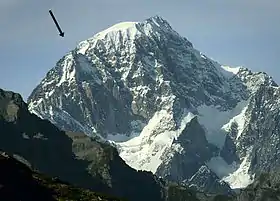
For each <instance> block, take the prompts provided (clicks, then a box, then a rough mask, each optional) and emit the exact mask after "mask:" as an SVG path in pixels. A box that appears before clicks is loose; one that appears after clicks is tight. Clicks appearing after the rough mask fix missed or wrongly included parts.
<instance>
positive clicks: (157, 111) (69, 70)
mask: <svg viewBox="0 0 280 201" xmlns="http://www.w3.org/2000/svg"><path fill="white" fill-rule="evenodd" d="M263 86H266V87H268V88H274V87H275V88H277V84H276V83H275V82H274V81H273V79H272V78H271V77H270V76H268V75H267V74H265V73H254V72H252V71H250V70H249V69H246V68H243V67H237V68H232V67H229V66H222V65H220V64H219V63H218V62H216V61H213V60H212V59H210V58H208V57H207V56H205V55H203V54H202V53H201V52H200V51H198V50H196V49H195V48H193V46H192V44H191V43H190V42H189V41H188V40H187V39H186V38H184V37H182V36H180V35H179V34H178V33H177V32H176V31H174V30H173V29H172V28H171V26H170V25H169V24H168V22H166V21H165V20H164V19H162V18H161V17H159V16H155V17H152V18H149V19H147V20H145V21H144V22H123V23H119V24H116V25H114V26H112V27H110V28H108V29H106V30H104V31H102V32H99V33H97V34H96V35H95V36H93V37H92V38H90V39H88V40H85V41H82V42H81V43H80V44H79V45H78V46H77V47H76V48H75V49H74V50H72V51H70V52H69V53H68V54H67V55H66V56H64V57H63V58H62V59H61V60H60V61H59V62H58V63H57V65H56V66H55V67H54V68H53V69H51V70H50V71H49V72H48V74H47V76H46V77H45V78H44V79H43V80H42V82H41V83H40V84H39V85H38V86H37V87H36V89H34V91H33V92H32V94H31V96H30V97H29V100H28V103H29V109H30V111H32V112H33V113H35V114H37V115H38V116H40V117H41V118H45V119H49V120H50V121H51V122H53V123H54V124H56V125H57V126H58V127H59V128H61V129H63V130H71V131H78V132H85V133H87V134H88V135H92V136H99V137H100V138H101V139H105V140H107V141H109V142H110V143H112V144H114V145H115V146H116V147H117V148H118V150H119V154H120V156H121V157H122V158H123V159H124V161H125V162H126V163H127V164H129V165H130V166H131V167H134V168H135V169H141V170H147V171H152V172H153V173H156V174H157V175H160V176H163V177H165V178H169V179H171V180H176V181H177V182H180V181H185V180H188V179H190V177H192V176H193V175H194V174H195V173H196V172H199V168H200V167H202V166H203V165H205V164H213V163H211V161H212V162H213V161H215V160H214V159H216V158H217V157H220V158H219V161H221V163H219V164H221V166H222V167H219V168H220V169H222V170H223V171H222V173H221V172H220V171H219V168H217V167H216V166H215V165H214V166H213V168H212V167H211V166H209V165H207V166H208V167H209V168H210V169H211V171H212V172H211V174H206V173H207V172H202V174H200V175H202V176H204V175H212V176H213V174H216V176H217V177H219V179H225V178H230V179H228V180H227V182H228V183H229V184H230V185H231V186H241V185H240V182H239V181H240V179H241V178H240V176H238V175H242V177H244V178H245V176H246V178H248V179H247V182H246V185H248V183H250V182H251V176H252V175H250V174H251V173H250V163H251V160H253V159H252V158H253V156H252V155H251V154H252V153H254V149H253V151H252V153H245V152H244V150H246V149H249V148H250V147H249V145H250V146H251V144H254V142H251V141H250V143H249V144H248V141H249V140H251V138H250V139H247V138H246V137H244V136H247V135H249V134H248V133H251V134H250V135H249V136H254V133H255V132H258V131H256V130H254V129H256V128H257V127H250V125H252V122H253V121H255V119H257V118H258V117H260V114H259V113H257V112H252V111H253V108H258V110H260V109H259V108H262V105H256V103H255V102H254V101H252V100H254V99H256V96H260V94H261V93H259V92H260V90H262V88H263ZM271 104H272V105H274V107H276V108H277V107H278V105H277V104H276V102H275V100H274V99H273V100H272V99H271ZM266 111H268V109H265V111H263V114H264V113H265V112H266ZM254 115H255V116H254ZM256 115H257V116H256ZM258 115H259V116H258ZM253 117H254V118H253ZM265 117H268V116H267V115H266V116H265ZM265 117H263V118H265ZM258 123H259V122H258ZM260 124H261V123H260ZM268 127H269V128H270V126H268ZM215 157H216V158H215ZM245 159H246V160H245ZM244 164H245V165H244ZM248 164H249V165H248ZM244 167H246V168H244ZM185 170H188V171H185ZM224 170H227V171H224ZM240 172H242V174H239V173H240ZM220 173H221V174H220ZM243 173H244V174H243ZM252 174H253V173H252ZM230 175H232V176H231V177H230ZM244 175H245V176H244ZM197 178H198V179H197V182H198V183H199V181H198V180H200V178H203V177H197ZM213 179H214V180H216V179H215V177H212V179H210V180H213ZM218 183H219V182H216V184H217V185H218ZM236 183H238V184H236ZM233 184H234V185H233ZM201 186H203V185H201ZM243 186H244V185H243Z"/></svg>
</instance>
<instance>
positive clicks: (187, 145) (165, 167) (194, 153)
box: [156, 118, 218, 190]
mask: <svg viewBox="0 0 280 201" xmlns="http://www.w3.org/2000/svg"><path fill="white" fill-rule="evenodd" d="M173 146H174V147H176V146H177V147H178V146H179V147H183V149H182V150H181V151H180V152H175V153H174V155H173V156H172V157H171V159H170V158H169V157H168V156H170V155H168V154H163V155H164V156H166V158H164V159H163V163H162V164H161V165H160V166H159V168H158V169H157V173H156V174H157V175H159V176H161V177H163V178H165V179H167V180H170V181H173V182H183V181H184V180H188V179H190V178H191V177H192V176H193V175H194V174H195V173H196V172H197V170H198V169H199V168H200V167H201V166H202V165H204V162H205V161H207V160H210V158H211V157H212V156H213V153H214V152H215V151H216V152H217V151H218V149H217V148H216V147H215V146H213V145H212V144H209V143H208V142H207V140H206V138H205V133H204V130H203V128H202V127H201V126H200V124H199V123H198V121H197V118H193V119H192V120H191V121H190V122H189V123H188V124H187V126H186V127H185V129H184V130H183V132H182V134H181V135H180V136H179V137H178V138H177V139H176V140H174V141H173ZM168 151H169V150H168ZM204 190H206V189H204Z"/></svg>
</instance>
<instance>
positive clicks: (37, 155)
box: [0, 90, 164, 201]
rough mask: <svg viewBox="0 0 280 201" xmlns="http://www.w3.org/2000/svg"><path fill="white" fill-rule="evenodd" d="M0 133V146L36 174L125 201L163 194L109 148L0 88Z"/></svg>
mask: <svg viewBox="0 0 280 201" xmlns="http://www.w3.org/2000/svg"><path fill="white" fill-rule="evenodd" d="M0 131H1V133H0V148H1V149H2V150H4V151H5V152H7V153H8V154H10V155H13V156H15V157H17V158H18V159H19V160H21V161H22V162H24V163H25V164H27V165H28V166H30V167H31V168H33V169H35V170H38V171H40V172H42V173H45V174H48V175H50V176H53V177H59V178H60V179H61V180H63V181H67V182H69V183H71V184H74V185H77V186H79V187H83V188H87V189H91V190H94V191H97V192H102V193H108V194H112V195H115V196H118V197H123V198H127V199H129V200H139V201H140V200H143V199H144V198H145V197H147V196H149V197H151V199H152V200H162V197H163V196H164V195H163V189H162V186H161V182H160V181H158V180H157V179H156V178H155V177H154V176H153V175H152V174H151V173H148V172H137V171H136V170H134V169H132V168H130V167H129V166H127V165H126V164H125V162H124V161H123V160H122V159H121V158H120V157H119V156H118V153H117V151H116V149H115V148H113V147H111V146H110V145H109V144H103V143H100V142H97V141H95V140H94V139H92V138H89V137H87V136H86V135H84V134H81V133H71V132H63V131H60V130H59V129H58V128H56V127H55V126H54V125H52V124H51V123H50V122H49V121H46V120H42V119H40V118H39V117H37V116H35V115H33V114H30V113H29V111H28V109H27V105H26V104H25V103H24V102H23V100H22V98H21V96H20V95H19V94H16V93H13V92H7V91H3V90H0Z"/></svg>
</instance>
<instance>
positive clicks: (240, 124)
mask: <svg viewBox="0 0 280 201" xmlns="http://www.w3.org/2000/svg"><path fill="white" fill-rule="evenodd" d="M247 108H248V107H247V106H246V107H244V108H243V109H242V111H241V113H240V114H238V115H236V116H235V117H233V118H232V119H231V120H230V121H229V123H227V124H225V125H224V126H223V127H222V129H224V130H225V131H227V132H228V131H229V130H230V127H231V125H232V124H233V123H236V125H237V130H238V132H237V135H236V140H238V138H239V137H240V136H241V134H242V131H243V129H244V126H245V120H246V116H245V113H246V110H247Z"/></svg>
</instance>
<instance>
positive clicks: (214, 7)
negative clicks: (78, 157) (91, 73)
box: [0, 0, 280, 98]
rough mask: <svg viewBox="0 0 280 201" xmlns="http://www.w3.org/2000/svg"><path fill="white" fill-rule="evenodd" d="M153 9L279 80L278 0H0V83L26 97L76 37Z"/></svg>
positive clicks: (215, 53)
mask: <svg viewBox="0 0 280 201" xmlns="http://www.w3.org/2000/svg"><path fill="white" fill-rule="evenodd" d="M49 9H52V10H53V12H54V14H55V15H56V17H57V19H58V21H59V23H60V25H61V27H62V29H63V30H64V31H65V34H66V35H65V38H61V37H59V36H58V33H57V30H56V28H55V26H54V24H53V22H52V20H51V18H50V16H49V13H48V10H49ZM154 15H160V16H162V17H163V18H164V19H166V20H167V21H168V22H169V23H170V24H171V26H172V27H173V28H174V29H175V30H176V31H177V32H179V33H180V34H181V35H182V36H185V37H186V38H188V39H189V40H190V41H191V42H192V43H193V44H194V46H195V47H196V48H197V49H199V50H200V51H201V52H203V53H205V54H206V55H207V56H209V57H211V58H213V59H215V60H217V61H219V62H220V63H222V64H228V65H232V66H236V65H243V66H246V67H248V68H250V69H252V70H254V71H266V72H268V73H269V74H270V75H272V76H273V77H274V79H275V80H276V81H277V82H278V83H280V74H279V72H280V64H279V59H278V57H279V56H280V24H279V22H280V0H262V1H261V0H173V1H171V0H169V1H167V0H141V1H139V0H137V1H135V0H99V1H95V0H79V1H77V0H47V1H38V0H0V88H4V89H9V90H13V91H16V92H19V93H21V94H22V95H23V96H24V98H27V97H28V96H29V94H30V93H31V91H32V89H33V88H35V86H36V85H37V84H38V83H39V82H40V81H41V79H42V78H43V77H44V76H45V74H46V73H47V71H48V70H49V69H51V68H52V67H54V65H55V63H56V62H57V60H58V59H60V58H61V57H62V56H63V55H64V54H65V53H66V52H68V51H69V50H71V49H73V48H74V47H75V46H76V45H77V43H78V42H80V41H82V40H85V39H87V38H88V37H91V36H93V35H94V34H95V33H97V32H99V31H101V30H103V29H105V28H107V27H109V26H111V25H113V24H115V23H117V22H121V21H143V20H145V19H146V18H149V17H151V16H154Z"/></svg>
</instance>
